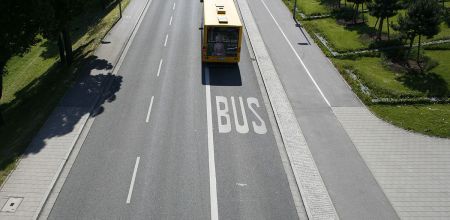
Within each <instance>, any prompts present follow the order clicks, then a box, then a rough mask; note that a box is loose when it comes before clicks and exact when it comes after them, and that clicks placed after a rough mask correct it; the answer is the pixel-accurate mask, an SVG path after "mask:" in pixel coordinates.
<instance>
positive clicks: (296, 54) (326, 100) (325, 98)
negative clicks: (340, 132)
mask: <svg viewBox="0 0 450 220" xmlns="http://www.w3.org/2000/svg"><path fill="white" fill-rule="evenodd" d="M261 2H262V3H263V5H264V7H265V8H266V10H267V12H269V14H270V16H271V17H272V19H273V21H274V22H275V24H276V25H277V27H278V30H280V32H281V34H283V37H284V39H285V40H286V41H287V43H288V44H289V46H290V47H291V49H292V51H293V52H294V53H295V56H296V57H297V59H298V60H299V61H300V63H301V64H302V66H303V68H304V69H305V70H306V73H307V74H308V76H309V78H310V79H311V80H312V82H313V83H314V86H316V88H317V90H319V93H320V95H322V97H323V99H324V100H325V102H326V103H327V105H328V106H329V107H331V105H330V102H329V101H328V99H327V97H325V95H324V94H323V92H322V89H320V87H319V85H318V84H317V82H316V80H314V77H313V76H312V75H311V73H310V72H309V70H308V68H307V67H306V65H305V63H304V62H303V60H302V59H301V58H300V56H299V55H298V53H297V51H296V50H295V48H294V46H292V44H291V42H290V41H289V39H288V38H287V36H286V34H285V33H284V31H283V29H281V26H280V24H278V22H277V20H276V19H275V17H274V16H273V14H272V12H271V11H270V10H269V7H267V5H266V2H264V0H261Z"/></svg>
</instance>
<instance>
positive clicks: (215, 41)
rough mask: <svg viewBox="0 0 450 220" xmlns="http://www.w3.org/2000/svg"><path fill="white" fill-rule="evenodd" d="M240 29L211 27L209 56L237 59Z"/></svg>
mask: <svg viewBox="0 0 450 220" xmlns="http://www.w3.org/2000/svg"><path fill="white" fill-rule="evenodd" d="M238 41H239V28H237V27H209V28H208V50H207V56H221V57H236V56H237V53H238Z"/></svg>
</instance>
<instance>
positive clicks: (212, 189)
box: [205, 67, 219, 220]
mask: <svg viewBox="0 0 450 220" xmlns="http://www.w3.org/2000/svg"><path fill="white" fill-rule="evenodd" d="M205 82H206V83H205V84H206V118H207V123H208V161H209V195H210V201H211V220H218V219H219V211H218V207H217V183H216V164H215V163H216V162H215V159H214V135H213V123H212V111H211V88H210V85H209V68H208V67H206V68H205Z"/></svg>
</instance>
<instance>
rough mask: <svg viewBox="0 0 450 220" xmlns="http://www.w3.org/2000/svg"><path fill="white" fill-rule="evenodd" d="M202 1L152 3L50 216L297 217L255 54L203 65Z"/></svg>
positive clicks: (245, 50) (155, 0)
mask: <svg viewBox="0 0 450 220" xmlns="http://www.w3.org/2000/svg"><path fill="white" fill-rule="evenodd" d="M201 9H202V8H201V4H200V3H199V1H198V0H188V1H187V0H168V1H166V0H152V2H151V4H150V6H149V8H148V11H147V12H146V14H145V15H144V17H143V20H142V23H141V24H140V26H139V29H138V31H137V33H136V35H135V37H134V39H133V41H132V43H131V45H130V47H129V49H128V51H127V52H126V57H125V58H124V60H123V63H122V65H121V67H120V69H119V71H118V74H119V75H120V76H122V77H123V81H122V84H121V87H120V91H118V93H117V94H116V97H114V100H113V101H111V102H110V103H107V104H105V105H103V109H102V113H101V114H99V115H98V116H96V118H95V121H94V124H93V125H92V127H91V129H90V130H89V133H88V135H87V137H86V140H85V141H84V143H83V145H82V148H81V150H80V152H79V154H78V156H77V158H76V161H75V163H74V165H73V167H72V169H71V171H70V173H69V176H68V177H67V179H66V182H65V183H64V185H63V188H62V190H61V192H60V194H59V196H58V198H57V200H56V203H55V205H54V207H53V209H52V211H51V213H50V216H49V219H217V218H220V219H298V215H297V211H296V208H295V205H294V202H293V197H292V194H291V191H290V187H289V183H288V179H287V174H286V172H285V170H284V168H283V164H282V161H281V156H280V151H279V150H278V147H277V143H276V140H275V136H274V132H273V130H272V126H271V124H270V122H269V118H268V112H267V110H266V108H265V104H264V102H263V96H262V93H261V88H260V87H259V85H258V81H257V78H256V73H255V70H254V67H253V64H252V60H251V57H250V54H249V51H248V48H247V45H246V44H244V46H243V48H242V55H241V62H240V63H239V65H235V66H229V67H220V66H203V65H202V62H201V58H200V48H201V47H200V40H201V39H200V37H201V35H200V34H201V31H200V30H199V27H200V20H201Z"/></svg>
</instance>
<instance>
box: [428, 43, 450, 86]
mask: <svg viewBox="0 0 450 220" xmlns="http://www.w3.org/2000/svg"><path fill="white" fill-rule="evenodd" d="M425 55H426V56H429V57H431V58H432V59H433V60H436V61H438V62H439V65H438V66H436V67H435V68H433V69H431V70H430V72H433V73H436V74H437V75H439V76H441V77H442V79H443V80H445V81H446V82H447V88H448V90H449V91H450V50H425Z"/></svg>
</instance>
